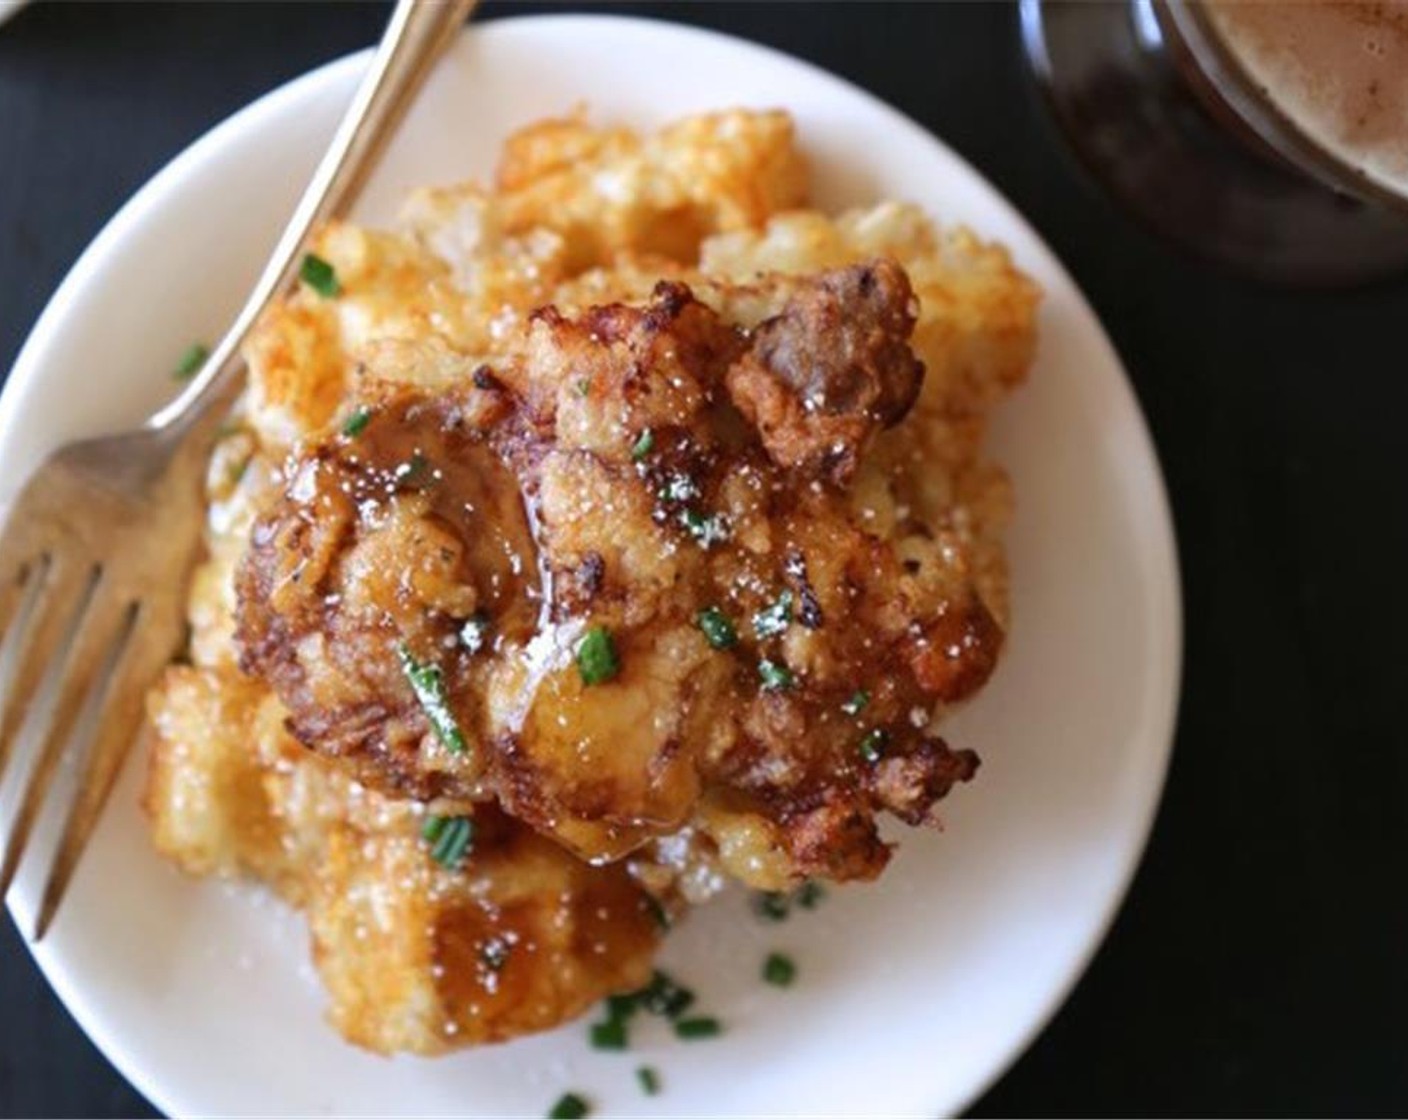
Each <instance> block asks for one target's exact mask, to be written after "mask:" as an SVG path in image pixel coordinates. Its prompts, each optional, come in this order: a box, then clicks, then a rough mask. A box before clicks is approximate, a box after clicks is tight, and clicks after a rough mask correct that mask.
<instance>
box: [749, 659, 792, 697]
mask: <svg viewBox="0 0 1408 1120" xmlns="http://www.w3.org/2000/svg"><path fill="white" fill-rule="evenodd" d="M758 676H759V677H760V678H762V682H763V691H764V692H785V691H786V690H787V689H789V688H791V687H792V686H793V685H794V684H796V683H797V678H796V677H794V676H793V675H792V670H791V669H789V668H788V667H787V666H786V665H782V664H779V663H778V662H776V661H769V660H768V659H767V658H764V659H763V660H762V661H759V662H758Z"/></svg>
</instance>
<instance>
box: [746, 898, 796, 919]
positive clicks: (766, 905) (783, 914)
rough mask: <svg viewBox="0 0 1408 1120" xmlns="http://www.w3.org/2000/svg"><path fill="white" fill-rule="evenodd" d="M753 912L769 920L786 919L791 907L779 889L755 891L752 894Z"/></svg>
mask: <svg viewBox="0 0 1408 1120" xmlns="http://www.w3.org/2000/svg"><path fill="white" fill-rule="evenodd" d="M752 901H753V913H755V914H757V915H758V917H760V918H763V919H764V920H766V921H769V922H782V921H786V920H787V912H788V910H789V909H790V908H791V904H790V903H789V901H788V898H787V896H786V895H785V894H783V893H782V892H781V891H757V892H755V893H754V895H753V900H752Z"/></svg>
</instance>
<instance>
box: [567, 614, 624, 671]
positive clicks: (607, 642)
mask: <svg viewBox="0 0 1408 1120" xmlns="http://www.w3.org/2000/svg"><path fill="white" fill-rule="evenodd" d="M620 671H621V659H620V658H619V657H617V656H616V643H615V642H614V641H613V640H612V638H611V631H610V630H608V629H607V628H606V627H605V626H593V627H592V628H591V629H590V630H588V631H587V632H586V634H585V635H583V637H582V641H581V644H580V645H579V646H578V647H577V672H579V673H580V674H581V675H582V683H583V684H586V685H593V684H604V683H605V682H606V681H609V680H611V678H612V677H614V676H616V674H617V673H619V672H620Z"/></svg>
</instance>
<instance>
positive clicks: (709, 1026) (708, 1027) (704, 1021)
mask: <svg viewBox="0 0 1408 1120" xmlns="http://www.w3.org/2000/svg"><path fill="white" fill-rule="evenodd" d="M723 1030H724V1028H723V1025H722V1024H721V1023H720V1022H719V1021H718V1020H717V1019H712V1018H709V1017H708V1016H701V1017H700V1018H698V1019H681V1020H680V1021H679V1022H677V1023H676V1024H675V1037H677V1038H685V1039H697V1038H715V1037H717V1036H718V1035H721V1034H723Z"/></svg>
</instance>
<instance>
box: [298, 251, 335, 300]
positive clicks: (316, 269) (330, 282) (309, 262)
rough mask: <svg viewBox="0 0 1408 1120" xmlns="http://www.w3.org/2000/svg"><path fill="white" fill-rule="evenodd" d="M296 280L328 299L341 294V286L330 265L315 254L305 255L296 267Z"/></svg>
mask: <svg viewBox="0 0 1408 1120" xmlns="http://www.w3.org/2000/svg"><path fill="white" fill-rule="evenodd" d="M298 278H299V279H300V280H302V281H303V282H304V283H305V284H307V285H308V286H309V287H310V288H312V289H313V290H314V291H315V292H317V293H318V294H319V295H320V296H324V297H326V298H328V299H331V298H332V297H333V296H338V295H341V294H342V285H341V284H340V283H338V280H337V273H336V272H335V271H333V267H332V265H330V264H328V262H327V261H325V260H323V258H322V257H320V256H318V255H317V254H316V253H308V254H305V256H304V257H303V263H302V264H301V265H299V266H298Z"/></svg>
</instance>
